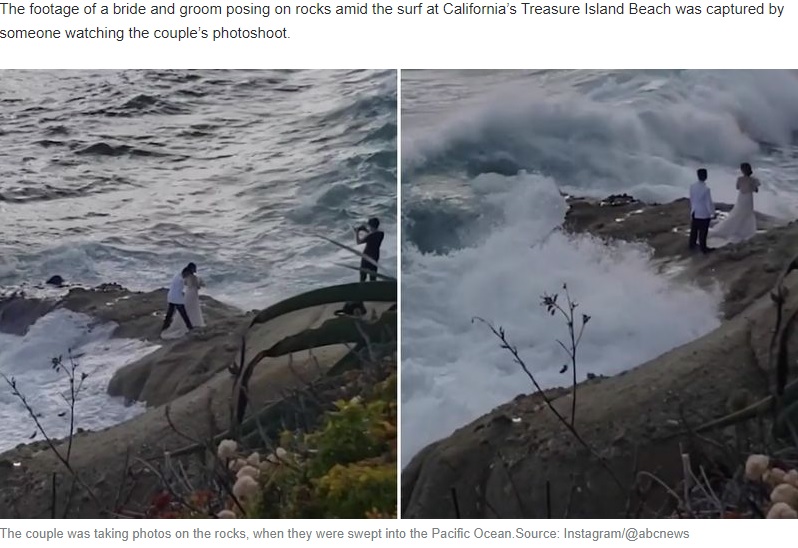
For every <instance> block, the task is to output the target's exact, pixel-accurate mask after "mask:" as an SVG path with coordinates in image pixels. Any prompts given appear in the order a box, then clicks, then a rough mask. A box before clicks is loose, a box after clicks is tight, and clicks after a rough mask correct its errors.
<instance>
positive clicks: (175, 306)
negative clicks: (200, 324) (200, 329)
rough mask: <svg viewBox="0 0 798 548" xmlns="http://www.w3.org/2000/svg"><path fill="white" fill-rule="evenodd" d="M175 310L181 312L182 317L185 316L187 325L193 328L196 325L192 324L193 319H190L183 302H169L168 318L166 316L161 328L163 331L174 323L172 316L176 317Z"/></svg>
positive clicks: (184, 319)
mask: <svg viewBox="0 0 798 548" xmlns="http://www.w3.org/2000/svg"><path fill="white" fill-rule="evenodd" d="M175 310H177V311H178V312H179V313H180V317H181V318H183V321H184V322H186V327H188V328H189V329H193V327H194V326H193V325H191V320H189V319H188V313H187V312H186V307H185V306H184V305H182V304H175V303H169V308H167V310H166V318H164V321H163V328H161V331H166V330H167V329H169V326H170V325H172V318H174V315H175Z"/></svg>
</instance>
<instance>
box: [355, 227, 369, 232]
mask: <svg viewBox="0 0 798 548" xmlns="http://www.w3.org/2000/svg"><path fill="white" fill-rule="evenodd" d="M368 230H369V229H368V228H366V225H360V226H357V227H355V231H356V232H361V231H366V232H368Z"/></svg>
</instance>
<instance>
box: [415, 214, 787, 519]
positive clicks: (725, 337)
mask: <svg viewBox="0 0 798 548" xmlns="http://www.w3.org/2000/svg"><path fill="white" fill-rule="evenodd" d="M620 203H621V205H617V206H611V205H605V206H601V205H600V204H599V203H595V202H593V203H591V202H587V201H580V200H574V201H573V202H572V209H571V211H570V213H569V215H568V219H567V222H566V227H567V229H568V230H571V231H573V232H589V233H591V234H594V235H596V236H598V237H603V238H607V239H613V240H624V241H630V242H631V241H641V242H645V243H648V244H649V245H650V246H651V247H652V249H653V251H652V255H653V259H654V260H656V261H659V262H660V264H662V265H663V268H669V269H671V270H673V269H676V268H678V269H680V270H681V276H685V277H687V278H689V279H691V280H696V279H698V280H701V281H703V282H704V283H707V284H709V283H720V284H721V286H722V287H723V290H724V294H725V304H724V313H725V316H726V318H727V320H726V321H724V322H723V323H722V325H721V326H720V327H719V328H718V329H717V330H715V331H714V332H712V333H709V334H708V335H706V336H704V337H702V338H700V339H698V340H696V341H693V342H691V343H689V344H687V345H684V346H682V347H680V348H676V349H673V350H671V351H670V352H668V353H666V354H664V355H662V356H660V357H658V358H656V359H654V360H651V361H650V362H648V363H645V364H642V365H640V366H639V367H637V368H635V369H633V370H630V371H627V372H625V373H623V374H621V375H618V376H615V377H611V378H596V379H592V380H588V381H585V382H583V383H581V384H580V385H578V388H577V404H578V405H577V412H576V428H577V430H578V432H579V434H580V436H581V437H582V438H583V439H584V440H585V441H586V442H587V445H588V446H589V447H590V448H591V450H590V451H588V450H587V449H586V448H585V447H584V446H583V445H582V444H581V443H580V442H578V441H577V439H576V438H575V437H574V436H573V435H572V434H571V433H570V432H569V431H568V430H567V429H566V428H565V427H564V426H563V424H562V423H560V422H559V421H558V420H557V419H556V417H555V415H554V414H553V413H552V412H551V411H550V410H549V409H548V408H547V407H546V406H545V405H544V404H543V401H542V398H541V396H540V395H539V394H531V395H520V396H518V397H517V398H515V399H514V400H513V401H511V402H508V403H506V404H505V405H503V406H501V407H499V408H497V409H495V410H493V411H491V412H490V413H488V414H486V415H485V416H483V417H481V418H480V419H478V420H476V421H474V422H472V423H471V424H469V425H466V426H464V427H463V428H461V429H459V430H457V431H456V432H454V433H453V434H452V435H451V436H449V437H448V438H445V439H442V440H440V441H438V442H436V443H434V444H431V445H430V446H428V447H426V448H425V449H424V450H422V451H421V452H420V453H419V454H418V455H416V457H415V458H414V459H413V460H412V461H411V463H410V464H409V465H408V466H407V467H406V468H405V470H404V471H403V473H402V515H403V517H407V518H451V517H457V516H460V517H463V518H494V517H501V518H521V517H524V518H544V517H563V516H565V515H566V514H567V516H569V517H575V518H622V517H625V516H640V517H654V516H656V515H657V511H656V510H655V509H657V508H661V507H662V504H663V503H666V502H668V500H667V499H668V497H669V495H667V494H666V493H665V492H664V490H662V489H659V488H657V487H655V488H653V489H651V492H649V493H648V494H647V495H645V496H643V495H641V494H640V493H639V492H637V491H636V490H635V489H632V483H633V481H632V480H633V476H634V473H635V471H636V470H646V471H649V472H652V473H655V474H657V475H658V477H659V478H661V479H662V480H663V481H664V482H666V483H667V484H669V485H675V484H676V483H677V482H678V480H680V479H681V478H682V477H683V470H682V461H681V448H682V447H683V448H685V449H687V450H688V451H690V450H691V449H692V450H693V451H692V455H693V458H694V461H693V464H694V465H698V464H702V462H701V461H700V460H699V458H714V455H712V451H711V450H710V451H708V450H707V448H706V447H703V446H702V448H701V451H696V450H695V447H694V446H693V445H692V444H691V439H690V438H689V437H685V436H680V435H675V434H678V433H679V432H681V431H682V429H683V427H684V426H683V421H684V420H686V421H687V423H688V425H692V426H698V425H699V424H703V423H704V422H706V421H709V420H712V419H714V418H717V417H719V416H722V415H725V414H726V413H728V412H729V411H731V410H734V409H735V407H736V406H738V405H739V400H740V399H741V398H742V400H746V401H753V400H755V399H757V398H758V397H762V396H765V395H766V394H768V390H769V383H770V381H771V380H772V378H773V371H771V370H770V369H769V365H768V364H769V362H768V358H769V345H770V341H771V337H772V331H773V328H774V325H775V308H774V304H773V302H772V301H771V299H770V296H769V295H768V292H769V290H770V289H771V288H772V287H773V285H774V283H775V282H776V280H777V278H778V276H779V274H780V271H781V269H782V268H784V267H785V266H786V264H787V263H788V261H789V260H791V259H792V258H793V256H794V255H795V254H796V253H797V252H798V224H795V223H793V224H790V225H786V226H776V223H775V222H773V221H772V220H770V219H764V218H763V219H762V223H761V226H763V227H768V228H769V230H767V231H766V232H765V233H762V234H759V235H757V236H756V237H755V238H753V239H752V240H750V241H748V242H745V243H742V244H737V245H732V246H728V247H724V248H722V249H718V250H717V251H716V252H715V253H713V254H710V255H708V256H703V255H701V254H696V255H690V254H688V253H687V252H686V249H685V248H686V232H685V231H686V230H688V229H689V227H688V226H687V223H686V222H685V221H684V219H687V218H688V217H689V216H688V215H686V212H687V204H686V203H685V201H677V202H674V203H672V204H665V205H647V204H642V203H639V202H628V201H626V203H624V201H621V202H620ZM786 286H787V288H788V289H790V290H791V291H790V293H789V295H790V296H789V298H788V302H787V303H786V307H785V310H786V311H787V312H790V311H792V310H795V309H796V308H798V274H793V275H792V277H790V278H788V279H787V282H786ZM787 312H785V314H786V313H787ZM788 349H789V351H790V355H792V356H795V355H796V354H795V352H797V351H798V335H792V336H791V337H790V339H789V344H788ZM511 359H512V357H511V356H510V355H509V354H508V360H511ZM792 362H793V363H794V362H795V360H794V359H793V360H792ZM586 365H589V364H584V365H583V367H585V366H586ZM794 374H795V372H791V377H790V378H794ZM529 392H534V387H533V386H531V383H530V387H529ZM570 394H571V392H570V389H564V390H563V389H561V390H552V391H549V392H548V395H549V397H550V398H551V399H553V401H554V405H555V407H556V408H557V409H558V410H559V411H560V413H561V414H562V415H563V416H565V417H569V416H570V404H571V395H570ZM591 451H592V452H591ZM598 456H600V457H601V459H603V462H604V464H602V461H601V460H600V459H599V458H598ZM724 459H726V460H724ZM697 461H698V462H697ZM718 461H724V462H727V463H728V456H727V455H726V454H723V455H718ZM704 464H706V463H704ZM730 465H736V464H735V463H734V462H731V463H730Z"/></svg>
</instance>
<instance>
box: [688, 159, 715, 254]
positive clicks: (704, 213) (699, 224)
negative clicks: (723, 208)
mask: <svg viewBox="0 0 798 548" xmlns="http://www.w3.org/2000/svg"><path fill="white" fill-rule="evenodd" d="M696 174H697V175H698V181H696V182H695V183H693V184H692V185H691V186H690V218H691V222H690V250H691V251H692V250H694V249H695V248H696V244H698V246H699V247H700V248H701V251H702V252H704V253H709V252H710V251H713V249H712V248H710V247H707V235H708V234H709V223H710V221H712V219H713V218H714V217H715V203H714V202H713V201H712V192H711V191H710V190H709V186H707V170H706V169H704V168H701V169H699V170H698V171H697V172H696Z"/></svg>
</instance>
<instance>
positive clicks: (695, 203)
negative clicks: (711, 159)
mask: <svg viewBox="0 0 798 548" xmlns="http://www.w3.org/2000/svg"><path fill="white" fill-rule="evenodd" d="M740 171H741V172H742V176H740V177H738V178H737V203H736V204H735V205H734V208H733V209H732V211H731V213H730V214H729V216H728V217H726V219H724V220H723V221H721V222H720V223H718V224H717V225H716V226H715V227H713V228H712V229H711V230H710V228H709V225H710V222H711V221H712V219H715V218H717V213H715V204H714V202H713V201H712V192H711V191H710V190H709V187H708V186H707V170H706V169H704V168H701V169H699V170H698V172H697V175H698V181H696V182H695V183H693V185H692V186H691V187H690V216H691V219H692V222H691V224H690V249H691V250H694V249H695V248H696V245H698V247H699V248H700V249H701V251H702V252H704V253H709V252H711V251H714V249H713V248H711V247H708V246H707V236H712V237H717V238H722V239H725V240H727V241H729V242H733V243H736V242H742V241H744V240H747V239H748V238H751V237H752V236H754V234H756V213H755V212H754V192H759V187H760V186H761V183H760V182H759V179H757V178H756V177H754V176H753V173H754V170H753V169H752V168H751V164H749V163H747V162H746V163H743V164H740Z"/></svg>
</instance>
